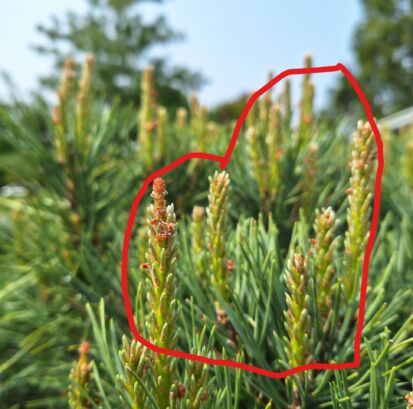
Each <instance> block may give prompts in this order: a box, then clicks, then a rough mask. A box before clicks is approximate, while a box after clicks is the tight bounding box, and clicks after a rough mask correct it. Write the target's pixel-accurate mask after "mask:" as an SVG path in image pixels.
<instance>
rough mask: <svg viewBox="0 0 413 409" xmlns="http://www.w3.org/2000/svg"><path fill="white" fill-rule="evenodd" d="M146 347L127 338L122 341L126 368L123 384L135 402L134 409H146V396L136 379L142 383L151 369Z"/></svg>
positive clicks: (121, 353)
mask: <svg viewBox="0 0 413 409" xmlns="http://www.w3.org/2000/svg"><path fill="white" fill-rule="evenodd" d="M147 355H148V351H147V349H146V347H145V346H143V345H142V344H140V343H139V342H137V341H129V340H128V339H127V338H126V337H125V336H123V339H122V349H121V351H120V357H121V360H122V362H123V364H124V366H125V368H126V372H125V375H124V377H123V384H124V386H125V389H126V392H127V394H128V395H129V397H130V398H131V401H132V402H133V407H134V408H139V409H140V408H145V407H146V406H145V405H146V404H147V402H146V395H145V393H144V391H143V390H142V388H141V385H140V384H139V382H138V381H137V380H136V377H138V378H139V379H141V380H142V381H143V380H144V379H145V377H146V374H147V371H148V369H149V365H150V361H149V359H148V356H147Z"/></svg>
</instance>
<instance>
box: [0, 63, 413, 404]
mask: <svg viewBox="0 0 413 409" xmlns="http://www.w3.org/2000/svg"><path fill="white" fill-rule="evenodd" d="M306 65H308V66H309V65H311V58H310V57H307V58H306ZM93 69H94V59H93V58H92V57H89V58H88V59H87V60H86V62H85V64H84V67H83V71H82V74H81V77H80V78H79V79H77V78H76V76H75V72H76V70H75V62H74V61H72V60H68V61H67V62H66V64H65V68H64V71H63V74H62V79H61V84H60V87H59V90H58V95H57V96H58V103H57V105H56V107H55V108H54V109H53V110H52V112H51V110H50V108H49V107H48V106H47V105H46V104H44V105H43V106H39V108H38V112H32V111H28V110H27V108H25V107H24V106H19V105H16V107H15V108H13V109H12V110H9V111H5V110H1V111H0V138H1V139H2V142H4V143H7V144H8V145H11V146H13V149H14V152H18V155H19V157H20V158H21V159H23V160H20V161H18V162H16V164H15V166H13V163H10V162H9V168H8V172H9V174H11V175H13V176H12V178H13V180H14V181H15V183H14V184H13V185H9V186H6V187H5V188H3V189H2V195H1V196H0V216H1V219H0V223H1V230H0V240H1V241H0V246H1V247H0V250H1V256H0V257H1V258H0V263H1V275H0V283H1V287H0V333H1V337H0V351H1V358H2V359H1V362H0V380H1V386H0V407H4V408H26V407H27V408H29V407H30V408H36V407H37V408H49V407H50V408H64V407H68V406H69V407H72V408H76V409H78V408H89V407H90V408H135V409H141V408H156V409H166V408H169V409H173V408H226V409H230V408H240V409H241V408H248V409H249V408H257V409H258V408H266V409H268V408H273V409H275V408H277V409H278V408H286V409H287V408H345V409H349V408H371V409H376V408H382V409H386V408H405V407H406V405H408V406H407V407H408V408H409V407H413V404H412V402H413V398H412V397H411V396H412V394H411V383H410V380H411V377H412V375H413V371H412V369H411V368H412V364H413V358H412V356H411V355H412V354H411V351H412V346H411V345H412V342H413V337H412V331H413V323H412V315H411V311H412V308H411V299H412V293H411V285H410V280H409V277H410V275H411V274H412V271H413V267H412V266H413V264H412V263H413V252H412V250H411V249H412V244H413V242H412V238H413V222H412V220H413V210H412V209H413V166H412V162H411V160H409V157H410V156H409V155H411V153H412V145H411V142H409V137H411V136H412V132H411V131H410V130H405V131H404V132H402V133H401V134H400V135H390V134H388V133H387V132H386V131H385V130H383V135H382V136H383V140H384V144H385V160H386V169H385V174H384V181H383V200H382V206H381V213H380V226H379V229H378V233H377V237H376V242H375V247H374V250H373V255H372V260H371V264H370V276H369V283H368V289H367V304H366V312H365V322H364V329H363V335H362V342H361V362H360V367H358V368H356V369H351V370H350V369H348V370H341V371H330V370H328V371H305V372H300V373H298V374H296V375H293V376H290V377H287V378H284V379H271V378H267V377H264V376H260V375H257V374H252V373H249V372H244V371H241V370H236V369H232V368H228V367H220V366H213V367H209V366H207V365H205V364H202V363H198V362H189V361H183V360H180V359H177V358H174V357H170V356H167V355H159V354H155V353H154V352H153V351H151V350H150V349H148V348H146V347H145V346H144V345H142V344H140V343H139V342H137V341H135V340H133V338H132V334H131V333H130V330H129V326H128V323H127V320H126V315H125V311H124V307H123V300H122V293H121V279H120V260H121V252H122V241H123V234H124V230H125V227H126V221H127V218H128V213H129V208H130V206H131V203H132V200H133V198H134V196H135V194H136V193H137V191H138V190H139V188H140V187H141V185H142V182H143V180H145V178H146V177H147V176H148V175H150V174H151V173H152V172H153V171H154V170H156V169H159V168H161V167H162V166H164V165H166V164H168V163H170V162H171V161H173V160H174V159H177V158H178V157H180V156H182V155H183V154H185V153H187V152H191V151H204V152H209V153H214V154H218V155H222V154H224V152H225V150H226V147H227V144H228V142H229V138H230V136H231V130H232V124H229V125H218V124H216V123H213V122H211V121H209V120H208V115H207V111H206V109H205V108H204V107H202V106H201V105H200V104H199V102H198V101H197V99H196V98H195V97H194V98H192V100H191V103H190V110H189V112H187V111H186V110H185V109H179V110H178V111H177V112H176V116H175V117H174V116H173V114H172V113H168V112H167V111H166V110H165V109H164V108H162V107H161V106H158V104H157V101H156V99H155V92H154V89H153V87H154V85H153V84H154V81H153V70H152V69H151V68H148V69H147V70H146V71H145V73H144V75H143V76H142V95H141V100H142V105H141V107H140V111H139V112H136V111H135V109H134V108H132V107H124V106H121V105H119V104H117V103H116V101H113V103H112V104H109V105H108V104H107V103H104V102H103V101H100V100H99V99H97V98H94V96H93V93H92V91H91V90H92V89H93V88H92V87H91V82H92V81H93ZM278 88H279V90H276V91H275V92H273V93H272V95H271V94H269V93H268V94H266V95H264V96H263V97H262V98H260V99H259V101H258V102H257V103H256V104H255V106H254V107H253V109H252V111H251V112H250V113H249V115H248V118H247V121H246V124H245V125H244V129H243V131H242V134H241V136H240V140H239V141H238V143H237V146H236V148H235V151H234V154H233V157H232V159H231V162H230V164H229V166H228V168H227V169H226V170H225V171H222V170H220V169H219V168H218V164H214V163H211V162H208V163H206V162H204V161H202V160H191V161H189V162H187V163H185V164H184V165H182V166H180V167H178V168H176V169H174V170H173V171H171V172H169V173H165V174H164V175H163V176H162V177H161V178H157V179H155V180H154V181H153V183H152V184H151V186H150V191H148V192H147V194H146V196H145V198H144V200H143V201H142V203H141V205H140V208H139V212H138V215H137V217H136V220H135V227H134V233H133V238H132V242H131V248H130V251H129V254H130V260H129V294H130V297H131V299H132V300H133V302H132V303H133V306H134V313H135V322H136V326H137V328H138V329H139V332H140V333H141V334H142V335H143V336H144V337H145V338H146V339H148V340H150V341H151V342H152V343H154V344H156V345H158V346H161V347H165V348H171V349H178V350H181V351H187V352H191V353H195V354H198V355H203V356H208V357H214V358H228V359H232V360H236V361H239V362H245V363H247V364H251V365H255V366H259V367H261V368H264V369H267V370H270V371H282V370H285V369H288V368H291V367H294V366H297V365H302V364H304V363H314V362H325V363H333V362H335V363H341V362H350V361H352V360H353V353H354V348H353V347H354V334H355V330H356V324H357V316H358V308H359V289H360V277H361V266H362V262H363V255H364V250H365V246H366V243H367V241H368V239H369V231H370V223H371V212H372V205H373V197H374V180H375V172H376V167H377V150H376V144H375V143H374V135H373V133H372V131H371V129H370V127H369V125H368V124H367V123H365V120H362V121H361V122H360V123H359V124H343V123H341V122H340V121H337V125H336V127H334V128H331V127H327V125H326V124H324V123H323V122H322V121H321V120H318V119H317V115H316V113H315V112H314V109H313V98H314V85H313V82H312V78H311V77H310V76H305V78H303V91H302V99H301V104H300V110H299V112H296V113H294V110H293V109H292V107H291V95H290V86H289V83H288V81H286V82H285V83H284V85H283V84H280V86H279V87H278ZM293 114H294V115H293ZM295 117H297V120H295V119H294V118H295ZM38 118H42V124H41V126H40V125H39V123H38ZM22 163H24V168H22Z"/></svg>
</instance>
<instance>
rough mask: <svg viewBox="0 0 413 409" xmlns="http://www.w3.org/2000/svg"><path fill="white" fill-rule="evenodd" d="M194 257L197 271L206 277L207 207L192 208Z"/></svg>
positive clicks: (202, 276)
mask: <svg viewBox="0 0 413 409" xmlns="http://www.w3.org/2000/svg"><path fill="white" fill-rule="evenodd" d="M191 229H192V235H191V245H192V257H193V260H194V263H195V268H196V271H197V273H198V275H199V277H201V278H205V268H206V266H205V252H204V248H205V237H204V234H205V208H204V207H201V206H194V208H193V210H192V223H191Z"/></svg>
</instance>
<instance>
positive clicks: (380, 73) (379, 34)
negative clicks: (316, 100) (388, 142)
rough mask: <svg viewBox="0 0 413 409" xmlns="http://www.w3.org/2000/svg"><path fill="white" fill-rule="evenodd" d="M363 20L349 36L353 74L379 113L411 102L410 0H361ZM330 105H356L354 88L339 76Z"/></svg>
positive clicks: (412, 18)
mask: <svg viewBox="0 0 413 409" xmlns="http://www.w3.org/2000/svg"><path fill="white" fill-rule="evenodd" d="M362 4H363V9H364V20H363V21H362V22H361V23H360V25H359V26H358V27H357V29H356V31H355V34H354V38H353V49H354V54H355V57H356V63H357V66H356V70H355V74H356V77H357V79H358V81H359V83H360V85H361V87H362V88H363V91H364V92H365V93H366V95H367V98H368V99H369V102H370V103H371V104H372V107H373V110H374V113H375V115H377V116H380V115H383V114H388V113H391V112H394V111H398V110H400V109H403V108H407V107H409V106H411V105H413V1H412V0H362ZM333 102H334V104H333V106H334V108H333V109H335V110H337V111H339V112H340V113H342V112H351V111H353V112H354V109H357V107H359V105H360V104H359V103H358V102H357V97H356V94H355V92H354V90H352V89H351V87H350V86H349V84H348V82H347V81H346V80H344V79H341V80H340V82H339V85H338V87H337V88H336V90H334V91H333Z"/></svg>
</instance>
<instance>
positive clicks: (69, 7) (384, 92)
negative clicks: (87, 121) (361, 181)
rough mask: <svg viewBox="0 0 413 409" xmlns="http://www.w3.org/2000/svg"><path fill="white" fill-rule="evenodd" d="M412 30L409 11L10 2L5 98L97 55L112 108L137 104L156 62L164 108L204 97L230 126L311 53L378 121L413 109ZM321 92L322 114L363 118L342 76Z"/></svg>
mask: <svg viewBox="0 0 413 409" xmlns="http://www.w3.org/2000/svg"><path fill="white" fill-rule="evenodd" d="M412 24H413V12H412V4H411V1H410V0H349V1H346V2H328V1H321V0H316V1H312V2H300V1H298V0H294V1H289V2H282V1H272V0H262V1H260V2H259V3H251V2H249V1H246V0H242V1H226V2H224V3H223V2H220V1H218V0H211V1H208V2H190V1H185V0H168V1H156V0H155V1H142V0H138V1H136V0H73V1H71V2H68V1H59V2H55V1H52V0H39V1H36V2H29V1H27V0H15V1H13V2H2V3H1V5H0V53H1V55H2V56H3V57H2V59H1V61H0V71H1V72H2V74H3V81H1V82H0V98H1V100H2V101H3V103H10V101H11V98H12V97H13V96H16V95H19V97H21V98H25V99H26V101H28V102H29V101H33V100H35V96H36V94H38V93H40V92H43V94H44V91H45V90H47V89H55V88H56V80H57V78H58V76H57V74H58V73H59V70H60V68H61V66H62V62H63V60H64V58H66V57H67V56H73V57H75V58H77V59H80V58H82V56H83V55H84V54H86V53H89V52H92V53H93V54H95V56H96V58H97V64H96V66H97V76H98V86H99V88H100V91H101V92H102V93H103V94H104V95H105V96H106V97H107V98H108V100H110V99H111V98H113V96H115V95H116V96H120V97H121V99H122V101H124V102H127V103H129V102H131V103H133V104H137V105H139V83H140V82H139V81H140V72H141V70H142V69H143V67H144V66H145V65H147V64H148V63H149V62H151V63H152V64H154V65H155V66H156V69H157V75H156V77H157V78H158V82H159V84H158V90H159V98H160V102H161V103H162V104H163V105H165V106H167V107H168V108H169V107H171V106H181V105H183V103H184V100H185V98H186V97H187V96H188V95H189V94H190V93H192V92H193V91H197V93H198V95H199V98H200V100H201V101H202V103H203V104H204V105H206V106H208V108H209V109H210V110H212V111H217V110H218V111H220V110H221V111H224V112H221V115H218V117H219V118H221V117H222V118H224V119H225V118H226V115H225V113H226V112H227V113H228V112H229V114H230V115H233V114H234V112H232V111H231V108H232V110H234V111H235V114H236V113H237V111H238V110H239V109H240V105H241V106H242V103H243V101H244V99H245V96H246V95H248V94H249V93H250V92H252V91H253V90H255V89H257V88H258V87H259V86H261V85H262V84H263V83H264V81H265V80H266V78H267V75H268V73H269V72H273V73H277V72H280V71H282V70H284V69H287V68H292V67H300V66H302V59H303V56H304V55H305V54H306V53H311V54H312V55H313V58H314V64H315V65H331V64H335V63H337V62H341V63H343V64H345V65H346V66H347V67H348V68H350V69H351V70H352V72H353V73H354V74H355V75H356V77H357V79H358V80H359V81H360V84H361V86H362V88H363V90H364V91H365V92H366V94H367V96H368V98H369V101H370V102H371V104H372V105H373V109H374V113H375V115H376V116H377V117H381V116H383V115H387V114H390V113H394V112H397V111H399V110H401V109H404V108H407V107H409V106H411V105H413V102H412V94H413V90H412V85H411V84H412V79H413V78H412V77H413V70H412V67H413V38H412V37H413V30H412V29H411V28H412ZM314 81H315V83H316V89H317V93H316V96H315V105H316V107H317V108H318V109H323V110H325V111H326V112H327V113H328V114H329V115H334V116H335V115H337V113H339V114H342V115H344V114H347V115H348V114H349V113H350V114H351V113H352V112H353V111H354V110H356V109H359V106H358V104H356V103H355V94H354V92H353V91H352V90H351V89H350V88H348V86H347V85H346V83H345V82H344V81H341V79H340V76H338V75H333V74H331V75H324V74H323V75H322V76H317V78H315V80H314ZM297 86H298V85H293V91H294V87H295V88H297ZM294 95H295V96H297V95H298V92H295V93H294V92H293V98H294ZM240 100H241V102H240ZM294 101H295V102H296V103H297V97H295V98H294ZM237 102H238V104H237ZM357 114H359V113H358V112H357Z"/></svg>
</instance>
